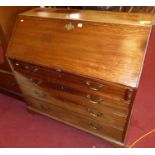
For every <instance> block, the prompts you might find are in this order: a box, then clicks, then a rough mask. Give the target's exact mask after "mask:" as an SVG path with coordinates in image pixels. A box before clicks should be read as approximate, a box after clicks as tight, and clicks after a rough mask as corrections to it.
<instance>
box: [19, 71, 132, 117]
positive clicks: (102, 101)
mask: <svg viewBox="0 0 155 155" xmlns="http://www.w3.org/2000/svg"><path fill="white" fill-rule="evenodd" d="M17 74H18V75H19V76H18V75H17V78H18V77H19V78H20V77H21V78H24V79H25V80H19V81H21V82H22V84H24V85H33V87H34V86H35V87H37V88H38V89H44V93H45V92H51V94H52V95H53V96H55V97H57V96H59V97H60V94H61V97H62V95H64V98H65V99H66V100H70V101H72V102H77V103H78V104H80V103H81V104H85V105H88V106H91V105H92V106H93V107H98V108H101V107H102V106H104V105H105V106H107V107H109V108H111V109H113V110H115V111H117V112H118V113H123V114H125V115H127V113H128V110H129V104H128V102H127V101H117V100H113V99H112V98H109V97H107V96H104V95H99V94H98V95H94V93H92V92H85V91H83V89H82V88H81V89H80V86H79V87H78V86H77V88H76V89H75V88H71V86H70V85H69V86H68V85H67V84H66V83H65V84H64V83H60V82H61V81H55V80H53V81H45V80H42V79H41V78H38V77H36V76H32V75H31V74H25V73H17ZM27 83H28V84H27ZM44 93H43V94H44ZM45 94H46V93H45ZM38 96H39V95H38Z"/></svg>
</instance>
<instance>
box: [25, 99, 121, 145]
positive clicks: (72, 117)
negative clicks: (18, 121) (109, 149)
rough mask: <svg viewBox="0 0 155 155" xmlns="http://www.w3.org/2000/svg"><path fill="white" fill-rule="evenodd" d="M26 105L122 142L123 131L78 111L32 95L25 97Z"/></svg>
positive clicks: (106, 137)
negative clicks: (46, 101)
mask: <svg viewBox="0 0 155 155" xmlns="http://www.w3.org/2000/svg"><path fill="white" fill-rule="evenodd" d="M26 101H27V104H28V107H29V108H30V109H31V110H33V109H35V110H34V111H36V110H37V111H38V112H39V113H41V114H43V115H47V116H49V117H51V118H54V119H56V120H59V121H62V122H64V123H66V124H70V125H71V126H74V127H77V128H80V129H82V130H84V131H87V132H89V133H92V134H94V135H97V136H99V137H101V138H103V139H113V141H119V142H122V139H123V138H122V137H123V132H122V131H121V130H118V129H115V128H112V127H110V126H106V125H103V124H102V123H101V124H100V123H98V122H95V120H92V119H90V118H86V117H84V116H82V115H80V114H78V113H75V112H73V111H69V110H66V109H63V108H60V107H57V106H56V105H52V104H49V103H45V102H42V101H40V100H37V99H34V98H32V97H27V98H26Z"/></svg>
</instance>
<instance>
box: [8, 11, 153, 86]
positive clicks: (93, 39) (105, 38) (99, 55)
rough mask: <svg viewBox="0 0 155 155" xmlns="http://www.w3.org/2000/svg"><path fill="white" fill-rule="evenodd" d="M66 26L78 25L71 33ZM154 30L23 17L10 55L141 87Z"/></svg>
mask: <svg viewBox="0 0 155 155" xmlns="http://www.w3.org/2000/svg"><path fill="white" fill-rule="evenodd" d="M103 15H104V13H103ZM22 21H23V22H22ZM66 24H72V25H74V29H72V30H67V29H66V28H65V26H66ZM78 24H82V27H78ZM150 29H151V26H133V25H122V24H112V23H109V24H106V23H96V22H82V23H81V21H76V20H74V21H73V20H58V19H46V18H45V19H43V18H42V19H40V18H37V17H33V18H32V17H29V16H28V17H27V16H20V17H19V18H18V20H17V24H16V28H15V31H14V33H13V36H12V40H11V42H10V46H9V48H8V52H7V55H8V57H12V58H16V59H19V60H24V61H29V62H33V63H34V64H43V65H45V66H48V67H55V68H60V69H63V70H66V71H69V72H71V73H78V74H82V75H88V76H91V77H98V78H100V79H104V80H106V81H110V82H113V83H117V84H122V85H127V86H130V87H137V84H138V80H139V76H140V73H141V69H142V64H143V59H144V55H145V48H146V45H147V40H148V37H149V32H150Z"/></svg>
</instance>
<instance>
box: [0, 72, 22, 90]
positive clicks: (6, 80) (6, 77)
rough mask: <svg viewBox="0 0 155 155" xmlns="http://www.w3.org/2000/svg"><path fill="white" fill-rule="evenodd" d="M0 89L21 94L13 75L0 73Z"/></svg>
mask: <svg viewBox="0 0 155 155" xmlns="http://www.w3.org/2000/svg"><path fill="white" fill-rule="evenodd" d="M0 87H1V88H4V89H7V90H8V91H12V92H15V93H21V92H20V89H19V87H18V84H17V82H16V80H15V78H14V76H13V75H11V74H7V73H2V72H0Z"/></svg>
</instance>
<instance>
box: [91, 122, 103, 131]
mask: <svg viewBox="0 0 155 155" xmlns="http://www.w3.org/2000/svg"><path fill="white" fill-rule="evenodd" d="M88 127H89V128H90V129H93V130H98V129H100V128H102V126H100V125H95V124H93V123H89V124H88Z"/></svg>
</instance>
